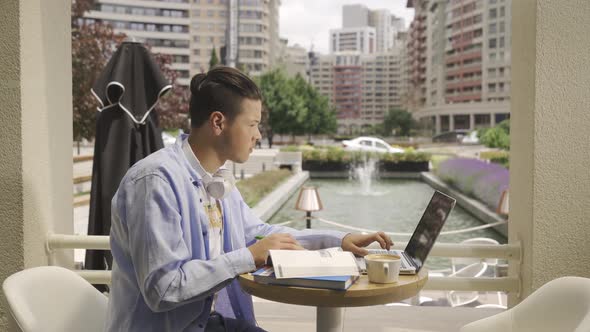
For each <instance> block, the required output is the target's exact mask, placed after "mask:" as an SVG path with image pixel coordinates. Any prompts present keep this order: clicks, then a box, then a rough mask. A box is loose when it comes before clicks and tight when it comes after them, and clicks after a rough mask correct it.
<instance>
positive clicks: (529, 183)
mask: <svg viewBox="0 0 590 332" xmlns="http://www.w3.org/2000/svg"><path fill="white" fill-rule="evenodd" d="M589 12H590V2H589V1H587V0H572V1H553V0H536V1H513V2H512V17H513V19H512V53H511V56H512V64H511V68H512V76H511V82H512V89H511V91H512V96H511V110H512V113H511V135H512V137H511V144H512V145H511V150H510V173H511V176H510V197H511V199H514V198H517V199H516V200H515V201H514V202H511V203H512V204H510V207H511V211H510V223H509V242H511V243H515V242H517V241H520V242H521V243H522V247H523V254H524V257H523V262H522V265H521V266H518V265H516V264H511V265H510V268H509V273H510V274H512V275H520V276H521V277H522V292H521V294H520V295H521V299H522V298H523V297H525V296H527V295H529V294H530V293H531V292H532V291H534V290H535V289H537V288H539V287H540V286H542V285H543V284H545V283H546V282H548V281H550V280H552V279H555V278H558V277H561V276H565V275H576V276H581V277H587V278H588V277H590V269H588V264H587V262H588V261H590V245H589V242H588V240H587V238H588V234H590V223H589V222H588V216H589V215H590V172H588V171H587V168H588V165H589V164H590V154H589V153H588V151H590V140H588V137H587V136H588V128H590V118H589V117H588V108H589V106H590V95H589V94H588V87H589V86H590V66H588V53H590V34H588V31H589V30H590V17H589V16H588V15H587V13H589ZM556 86H558V87H559V89H556V88H555V87H556ZM582 151H583V152H582ZM584 262H586V263H584ZM517 300H519V299H517V298H515V297H514V296H511V298H510V303H511V305H513V304H514V303H515V302H516V301H517Z"/></svg>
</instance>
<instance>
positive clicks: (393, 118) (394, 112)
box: [380, 109, 416, 136]
mask: <svg viewBox="0 0 590 332" xmlns="http://www.w3.org/2000/svg"><path fill="white" fill-rule="evenodd" d="M415 127H416V121H415V120H414V118H413V117H412V114H411V113H410V112H408V111H404V110H400V109H391V110H389V112H388V113H387V115H386V116H385V119H384V120H383V126H382V127H381V128H380V129H381V130H382V135H383V136H390V135H392V134H393V133H394V131H395V135H397V136H409V135H410V131H411V130H412V129H414V128H415Z"/></svg>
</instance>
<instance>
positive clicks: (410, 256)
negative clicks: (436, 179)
mask: <svg viewBox="0 0 590 332" xmlns="http://www.w3.org/2000/svg"><path fill="white" fill-rule="evenodd" d="M455 203H456V200H455V199H454V198H452V197H450V196H447V195H445V194H443V193H441V192H440V191H435V192H434V194H433V195H432V198H431V199H430V202H429V203H428V206H427V207H426V210H424V214H422V218H421V219H420V222H418V226H416V229H415V230H414V233H413V234H412V237H411V238H410V241H409V242H408V244H407V245H406V248H405V249H404V251H400V250H386V249H369V254H393V255H398V256H400V257H401V267H400V274H416V273H418V272H420V269H421V268H422V266H423V265H424V262H425V261H426V258H427V257H428V254H429V253H430V250H431V249H432V246H433V245H434V242H435V241H436V238H437V237H438V235H439V234H440V231H441V229H442V228H443V226H444V224H445V221H446V220H447V217H448V216H449V214H450V213H451V211H452V210H453V208H454V207H455ZM357 264H358V265H359V268H360V270H361V271H363V272H364V271H366V264H365V259H364V258H362V257H358V258H357Z"/></svg>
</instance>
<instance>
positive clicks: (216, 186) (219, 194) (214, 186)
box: [203, 168, 236, 199]
mask: <svg viewBox="0 0 590 332" xmlns="http://www.w3.org/2000/svg"><path fill="white" fill-rule="evenodd" d="M204 173H205V175H204V176H203V187H204V188H205V191H206V192H207V194H209V195H210V196H211V197H213V198H215V199H224V198H226V197H227V196H228V195H229V194H230V193H231V192H232V191H233V190H234V186H235V183H236V180H235V179H234V176H233V174H232V173H231V172H230V170H229V169H227V168H220V169H218V170H217V172H215V174H213V175H212V176H211V175H209V174H208V173H207V172H204Z"/></svg>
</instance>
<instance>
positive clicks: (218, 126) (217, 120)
mask: <svg viewBox="0 0 590 332" xmlns="http://www.w3.org/2000/svg"><path fill="white" fill-rule="evenodd" d="M209 123H210V124H211V127H212V129H213V132H214V133H215V134H221V132H222V131H223V128H225V124H226V119H225V116H224V115H223V113H221V112H218V111H215V112H213V113H211V116H210V117H209Z"/></svg>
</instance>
